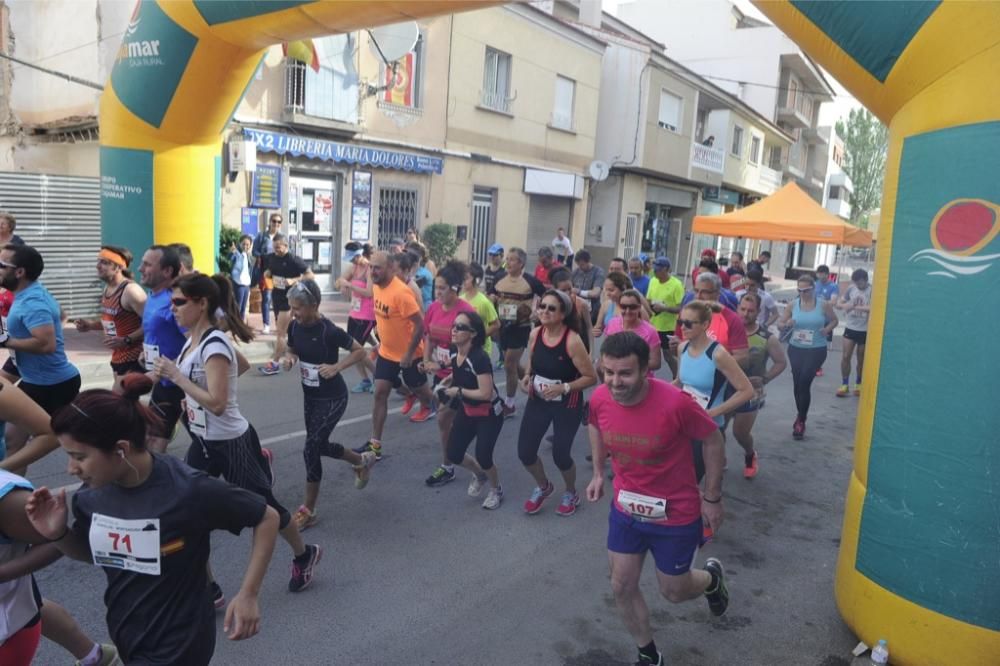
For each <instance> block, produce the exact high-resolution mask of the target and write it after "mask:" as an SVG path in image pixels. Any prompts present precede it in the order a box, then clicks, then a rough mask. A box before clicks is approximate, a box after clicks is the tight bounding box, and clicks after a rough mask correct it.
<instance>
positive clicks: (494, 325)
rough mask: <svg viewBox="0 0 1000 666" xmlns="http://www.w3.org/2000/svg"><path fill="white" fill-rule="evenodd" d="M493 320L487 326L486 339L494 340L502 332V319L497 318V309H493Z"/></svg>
mask: <svg viewBox="0 0 1000 666" xmlns="http://www.w3.org/2000/svg"><path fill="white" fill-rule="evenodd" d="M491 315H492V319H491V320H490V322H489V323H488V324H486V337H488V338H492V337H493V336H495V335H496V334H497V331H499V330H500V318H499V317H498V316H497V312H496V308H492V312H491Z"/></svg>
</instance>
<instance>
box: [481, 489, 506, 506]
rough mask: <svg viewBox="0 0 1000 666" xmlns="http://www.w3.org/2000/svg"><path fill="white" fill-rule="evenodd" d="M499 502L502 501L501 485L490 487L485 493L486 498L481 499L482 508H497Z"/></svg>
mask: <svg viewBox="0 0 1000 666" xmlns="http://www.w3.org/2000/svg"><path fill="white" fill-rule="evenodd" d="M501 502H503V487H501V486H497V487H496V488H490V492H488V493H486V499H485V500H483V508H484V509H489V510H490V511H492V510H493V509H499V508H500V503H501Z"/></svg>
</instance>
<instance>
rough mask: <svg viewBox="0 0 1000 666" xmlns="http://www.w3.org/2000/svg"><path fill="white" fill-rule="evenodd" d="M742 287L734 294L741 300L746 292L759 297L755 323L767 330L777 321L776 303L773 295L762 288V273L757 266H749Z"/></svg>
mask: <svg viewBox="0 0 1000 666" xmlns="http://www.w3.org/2000/svg"><path fill="white" fill-rule="evenodd" d="M743 287H744V289H743V290H742V291H738V292H736V296H737V297H738V298H740V299H741V300H742V298H743V296H744V295H746V294H755V295H756V296H757V297H758V298H759V299H760V313H759V314H758V315H757V323H758V324H760V326H761V328H763V329H765V330H769V329H770V328H771V326H773V325H774V323H775V322H776V321H778V315H779V314H780V313H779V312H778V304H777V303H776V302H775V300H774V297H773V296H771V294H769V293H768V292H767V289H765V288H764V273H763V272H762V271H761V270H760V269H759V268H751V269H750V270H748V271H747V274H746V279H745V280H744V281H743Z"/></svg>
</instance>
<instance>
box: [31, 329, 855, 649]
mask: <svg viewBox="0 0 1000 666" xmlns="http://www.w3.org/2000/svg"><path fill="white" fill-rule="evenodd" d="M838 344H839V341H838ZM837 364H839V354H838V353H836V352H833V353H831V354H830V358H829V359H828V360H827V363H826V368H827V370H828V373H827V376H826V377H824V378H820V379H817V381H816V383H815V385H814V399H813V408H812V414H811V416H810V420H809V432H808V435H807V438H806V439H805V440H804V441H802V442H795V441H793V440H792V438H791V425H792V420H793V418H794V408H793V407H792V397H791V380H790V377H789V375H788V373H787V372H786V373H785V374H784V375H783V376H782V377H781V378H779V379H778V380H777V381H775V382H774V383H772V384H771V385H769V387H768V388H769V395H768V404H767V407H766V409H765V410H764V411H763V412H762V416H761V418H760V420H759V421H758V423H757V426H756V433H757V435H758V437H757V440H758V451H759V458H760V469H761V471H760V474H759V476H758V477H757V478H756V479H755V480H753V481H749V482H748V481H746V480H744V479H743V478H742V470H741V465H740V461H741V449H739V447H738V445H737V444H736V443H735V442H732V441H730V443H729V445H728V449H727V451H728V454H729V460H730V467H729V469H728V471H727V472H726V477H725V483H724V492H725V509H726V524H725V525H724V526H723V528H722V530H721V532H720V533H718V534H717V536H716V539H715V540H714V541H713V542H712V543H710V544H709V545H708V546H707V547H706V548H705V549H704V550H703V552H702V553H701V554H700V555H699V562H702V561H703V560H704V557H706V556H709V555H711V556H715V557H719V558H720V559H721V560H722V561H723V562H724V563H725V565H726V569H727V573H728V574H729V588H730V594H731V603H730V607H729V612H728V613H727V615H726V616H724V617H723V618H714V617H712V616H711V615H710V613H709V611H708V607H707V604H706V603H705V601H704V600H701V599H699V600H695V601H691V602H687V603H684V604H679V605H675V604H671V603H669V602H667V601H666V600H664V599H662V598H661V597H659V596H658V594H657V591H656V590H657V587H656V583H655V578H654V575H653V565H652V562H651V561H647V564H646V569H645V572H644V577H643V583H644V589H645V593H646V599H647V602H648V603H649V605H650V608H651V611H652V618H653V626H654V631H655V636H656V640H657V643H658V645H659V646H660V648H661V650H662V651H663V652H664V655H665V657H666V663H669V664H691V665H737V664H738V665H751V666H755V665H762V666H763V665H776V664H789V665H792V664H795V665H810V666H813V665H815V666H838V665H845V666H846V665H847V664H849V663H850V650H851V648H852V647H853V646H854V645H855V643H856V639H855V638H854V636H853V634H852V633H851V632H850V630H849V629H847V627H846V626H845V625H844V624H843V622H842V621H841V619H840V617H839V615H838V613H837V611H836V608H835V605H834V600H833V572H834V566H835V562H836V557H837V547H838V544H839V540H840V538H839V537H840V527H841V519H842V513H843V506H844V501H843V495H844V491H845V488H846V485H847V480H848V475H849V472H850V467H851V457H852V451H853V430H854V420H855V413H856V409H857V399H856V398H853V397H852V398H848V399H837V398H835V397H834V395H833V393H834V390H835V388H836V383H837V379H836V377H835V375H837V374H839V373H838V372H837V370H836V365H837ZM662 372H667V371H666V369H664V370H663V371H662ZM500 376H501V374H500V373H498V378H500ZM355 377H356V375H354V373H353V371H351V376H350V377H349V384H353V383H354V381H353V380H354V379H355ZM523 400H524V397H523V396H520V397H519V398H518V405H519V408H520V407H521V406H522V405H523ZM240 402H241V406H242V408H243V412H244V414H245V415H246V416H247V417H248V418H249V419H250V420H251V421H252V422H253V424H254V425H255V427H256V428H257V430H258V431H259V433H260V436H261V438H262V439H263V440H264V442H265V445H267V446H269V447H270V448H271V449H272V450H273V451H274V453H275V470H276V475H277V478H278V481H277V484H276V494H277V496H278V498H279V499H280V500H281V501H283V502H285V504H286V506H287V507H288V508H289V509H290V510H294V509H295V507H297V506H298V505H299V503H300V502H301V499H302V492H303V486H304V468H303V463H302V457H301V449H302V442H303V435H302V431H303V429H304V426H303V422H302V407H301V391H300V388H299V386H298V385H297V381H296V379H295V377H294V376H293V375H291V374H289V375H282V376H278V377H261V376H247V377H246V378H244V379H243V380H241V385H240ZM399 406H400V401H399V400H398V399H396V398H393V400H392V402H391V403H390V409H394V410H396V411H398V408H399ZM370 413H371V396H368V395H364V396H352V400H351V404H350V406H349V408H348V411H347V414H346V415H345V417H344V420H343V421H342V423H341V425H340V426H339V427H338V428H337V429H336V431H335V432H334V439H336V440H337V441H340V442H342V443H344V444H345V445H351V446H354V445H357V444H358V443H360V442H362V441H364V440H365V439H366V438H367V436H368V434H369V428H370ZM519 424H520V416H518V418H516V419H514V420H511V421H508V422H507V423H506V424H505V426H504V430H503V433H502V434H501V438H500V441H499V443H498V445H497V454H496V456H497V461H498V465H499V467H500V472H501V478H502V482H503V485H504V488H505V491H506V500H505V503H504V505H503V506H502V507H501V508H500V509H499V510H497V511H493V512H489V511H484V510H483V509H481V508H480V502H481V501H482V500H481V499H479V500H473V499H471V498H469V497H468V496H467V495H466V486H467V481H468V477H467V475H465V474H464V473H462V476H461V477H460V480H458V481H456V482H454V483H452V484H449V485H447V486H445V487H443V488H440V489H430V488H427V487H426V486H425V485H424V483H423V479H424V478H425V477H426V476H427V475H428V474H429V473H430V472H431V471H432V470H433V468H434V466H435V465H436V464H437V463H438V462H439V459H440V445H439V441H438V431H437V427H436V425H435V424H434V423H432V422H431V423H426V424H420V425H415V424H411V423H409V422H408V421H407V420H406V419H404V418H403V417H402V416H400V415H399V414H390V416H389V420H388V423H387V427H386V432H385V437H384V442H385V448H386V452H387V456H386V457H385V458H384V459H383V461H382V462H381V463H379V465H378V466H377V467H376V468H375V469H374V471H373V473H372V480H371V483H370V484H369V486H368V488H366V489H365V490H362V491H358V490H356V489H355V488H354V485H353V475H352V472H351V470H350V469H349V468H348V466H347V465H346V464H343V463H340V462H339V461H334V460H326V461H325V475H326V476H325V479H324V485H323V490H322V494H321V496H320V503H319V516H320V518H321V521H320V523H319V524H318V525H317V526H316V527H314V528H312V529H310V530H309V531H307V532H306V533H305V536H306V540H307V541H309V542H313V543H319V544H321V545H322V546H323V548H324V550H325V555H324V557H323V561H322V563H321V564H320V566H319V568H318V571H317V574H316V578H315V580H314V582H313V585H312V586H311V587H310V588H309V589H307V590H306V591H304V592H302V593H300V594H291V593H289V592H287V589H286V584H287V580H288V575H289V569H290V561H289V560H290V557H291V554H290V551H289V549H288V547H287V545H285V544H284V542H282V541H281V540H280V539H279V542H278V545H277V548H276V550H275V557H274V559H273V561H272V563H271V567H270V570H269V572H268V576H267V578H266V579H265V581H264V586H263V590H262V593H261V599H260V601H261V608H262V612H263V629H262V632H261V633H260V634H259V635H258V636H256V637H254V638H253V639H251V640H248V641H244V642H240V643H232V642H229V641H228V640H226V639H225V638H224V637H222V636H221V614H219V617H218V621H219V632H220V638H219V640H218V642H217V647H216V652H215V660H214V663H216V664H270V663H283V664H289V665H291V664H344V665H354V664H386V665H389V664H477V665H479V664H482V665H487V664H497V665H535V664H538V665H541V664H546V665H549V664H551V665H565V666H570V665H575V666H624V665H625V664H631V663H632V662H633V660H634V659H635V648H634V646H633V645H632V642H631V639H630V637H629V635H628V633H627V632H626V631H625V628H624V626H623V624H622V623H621V621H620V619H619V617H618V615H617V612H616V610H615V606H614V601H613V599H612V596H611V592H610V587H609V583H608V574H607V556H606V550H605V538H606V526H607V512H608V506H607V499H604V500H602V501H601V502H600V503H599V504H589V503H587V502H586V501H584V504H583V505H582V506H581V508H580V510H579V511H578V512H577V514H576V515H574V516H572V517H567V518H561V517H559V516H557V515H556V514H555V506H556V502H555V501H553V500H550V502H551V504H548V505H546V506H545V508H544V509H543V511H542V513H540V514H538V515H535V516H527V515H525V514H524V513H523V511H522V509H521V504H522V502H523V501H524V499H525V498H526V497H527V495H528V494H529V493H530V491H531V487H532V481H531V478H530V476H529V475H528V474H527V472H525V471H524V470H523V468H522V467H521V466H520V464H519V463H518V461H517V455H516V437H517V431H518V426H519ZM186 445H187V437H186V435H183V434H182V435H179V436H178V439H177V441H175V442H174V443H173V445H172V446H171V449H170V451H171V453H173V454H175V455H182V453H183V451H184V450H185V449H186ZM542 448H543V460H544V461H545V462H546V466H547V469H548V470H549V471H550V474H552V475H553V476H554V477H557V475H556V474H555V472H556V470H555V467H554V466H553V465H552V463H551V456H550V454H549V447H548V445H547V444H543V447H542ZM588 448H589V447H588V444H587V441H586V434H585V432H584V431H583V429H581V431H580V433H579V434H578V436H577V441H576V445H575V447H574V456H575V457H576V459H577V461H578V464H580V479H581V483H580V489H581V490H582V489H583V487H584V486H585V485H586V481H587V480H588V479H589V478H590V471H589V468H588V467H587V464H586V463H585V462H584V460H583V456H584V455H585V453H586V452H587V450H588ZM64 470H65V456H64V455H63V454H62V453H61V452H56V453H55V454H53V455H52V456H50V459H49V460H45V461H42V462H41V463H39V464H38V465H37V466H35V467H34V468H33V469H32V470H31V473H30V474H29V476H30V478H31V479H32V481H34V482H35V483H36V485H43V484H47V485H49V486H60V485H64V484H69V483H72V482H73V481H74V479H72V478H70V477H68V476H66V474H65V471H64ZM557 485H558V484H557ZM213 546H214V549H213V554H212V566H213V569H214V571H215V573H216V576H217V577H218V579H219V581H220V583H221V584H222V586H223V589H224V590H225V591H226V592H227V593H228V594H229V595H232V594H233V593H235V592H236V590H237V588H238V585H239V581H240V578H241V576H242V574H243V571H244V567H245V564H246V560H247V555H248V547H249V533H244V535H242V536H241V537H233V536H231V535H229V534H228V533H218V534H217V536H214V537H213ZM37 580H38V584H39V586H40V587H41V589H42V592H43V594H45V595H46V596H48V597H51V598H52V599H54V600H57V601H59V602H60V603H62V604H64V605H65V606H66V607H67V608H69V610H70V611H71V612H72V613H73V614H74V616H75V617H76V618H77V619H78V620H79V622H80V623H81V625H82V626H83V627H84V629H85V630H86V631H87V632H88V633H89V634H90V635H91V636H92V637H94V638H95V639H97V640H107V638H106V627H105V625H104V619H103V618H104V606H103V602H102V595H103V591H104V575H103V574H102V573H101V572H100V571H99V570H98V569H97V568H95V567H92V566H87V565H85V564H82V563H79V562H69V561H66V560H61V561H59V562H57V563H56V564H55V565H53V566H52V567H50V568H49V569H47V570H45V571H42V572H39V573H38V574H37ZM72 662H73V659H72V658H71V657H70V656H69V655H68V654H67V653H66V652H64V651H63V650H62V649H61V648H59V647H57V646H55V645H54V644H52V643H49V642H47V641H43V645H42V647H41V648H40V651H39V654H38V656H37V658H36V663H37V664H67V663H72Z"/></svg>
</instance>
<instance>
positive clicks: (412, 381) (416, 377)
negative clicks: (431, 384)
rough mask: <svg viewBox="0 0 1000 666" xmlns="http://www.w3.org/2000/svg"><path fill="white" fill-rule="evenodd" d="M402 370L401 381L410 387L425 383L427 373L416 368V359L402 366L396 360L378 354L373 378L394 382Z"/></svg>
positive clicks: (417, 386)
mask: <svg viewBox="0 0 1000 666" xmlns="http://www.w3.org/2000/svg"><path fill="white" fill-rule="evenodd" d="M400 371H402V375H403V383H404V384H405V385H406V386H407V387H408V388H411V389H414V388H420V387H421V386H423V385H424V384H426V383H427V375H425V374H424V373H422V372H420V370H419V369H417V359H414V360H413V365H411V366H410V367H408V368H404V367H402V366H400V365H399V363H397V362H396V361H390V360H389V359H387V358H383V357H382V355H381V354H380V355H379V356H378V358H377V359H376V360H375V379H376V380H379V379H381V380H382V381H384V382H392V383H395V381H396V380H397V378H398V377H399V375H400Z"/></svg>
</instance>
